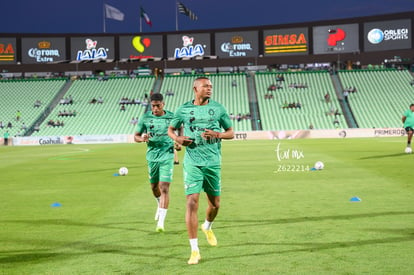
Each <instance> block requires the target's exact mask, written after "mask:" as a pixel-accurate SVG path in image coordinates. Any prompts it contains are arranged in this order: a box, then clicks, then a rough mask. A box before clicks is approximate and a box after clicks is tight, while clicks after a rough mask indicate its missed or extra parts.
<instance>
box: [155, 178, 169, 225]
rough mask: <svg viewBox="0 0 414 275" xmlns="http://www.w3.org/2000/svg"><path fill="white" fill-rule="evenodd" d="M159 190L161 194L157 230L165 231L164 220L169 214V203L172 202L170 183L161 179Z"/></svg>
mask: <svg viewBox="0 0 414 275" xmlns="http://www.w3.org/2000/svg"><path fill="white" fill-rule="evenodd" d="M159 191H160V194H161V197H160V203H159V205H158V223H157V228H156V231H157V232H164V221H165V217H166V216H167V209H168V204H169V203H170V195H169V191H170V183H169V182H164V181H161V182H160V183H159Z"/></svg>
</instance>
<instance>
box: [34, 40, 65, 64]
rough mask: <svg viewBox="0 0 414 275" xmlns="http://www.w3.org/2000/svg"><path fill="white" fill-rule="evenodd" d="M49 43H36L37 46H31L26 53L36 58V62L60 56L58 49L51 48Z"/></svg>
mask: <svg viewBox="0 0 414 275" xmlns="http://www.w3.org/2000/svg"><path fill="white" fill-rule="evenodd" d="M50 47H51V43H50V42H48V41H41V42H39V43H38V44H37V48H31V49H29V51H28V52H27V54H28V55H29V56H30V57H32V58H34V59H36V62H53V61H54V59H53V58H54V57H60V53H59V50H58V49H51V48H50Z"/></svg>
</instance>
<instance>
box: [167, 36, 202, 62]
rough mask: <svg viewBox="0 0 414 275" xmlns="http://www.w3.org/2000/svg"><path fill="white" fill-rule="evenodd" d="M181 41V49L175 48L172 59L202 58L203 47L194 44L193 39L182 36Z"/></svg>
mask: <svg viewBox="0 0 414 275" xmlns="http://www.w3.org/2000/svg"><path fill="white" fill-rule="evenodd" d="M182 40H183V47H182V48H175V50H174V57H175V58H183V57H195V56H203V55H204V48H205V47H206V46H205V45H204V46H203V45H201V44H195V45H193V44H194V37H189V36H187V35H184V36H183V37H182Z"/></svg>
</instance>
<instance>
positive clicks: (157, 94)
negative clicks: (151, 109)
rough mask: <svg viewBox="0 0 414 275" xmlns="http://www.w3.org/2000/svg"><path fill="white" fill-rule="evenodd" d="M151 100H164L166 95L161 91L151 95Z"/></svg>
mask: <svg viewBox="0 0 414 275" xmlns="http://www.w3.org/2000/svg"><path fill="white" fill-rule="evenodd" d="M150 99H151V101H163V100H164V97H163V96H162V94H160V93H154V94H152V95H151V97H150Z"/></svg>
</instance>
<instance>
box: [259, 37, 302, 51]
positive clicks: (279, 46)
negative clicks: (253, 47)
mask: <svg viewBox="0 0 414 275" xmlns="http://www.w3.org/2000/svg"><path fill="white" fill-rule="evenodd" d="M307 43H308V42H307V41H306V37H305V34H304V33H299V34H282V35H280V34H279V35H278V34H275V35H268V36H266V37H265V39H264V46H265V53H278V52H281V53H287V52H306V51H307V47H308V46H307Z"/></svg>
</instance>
